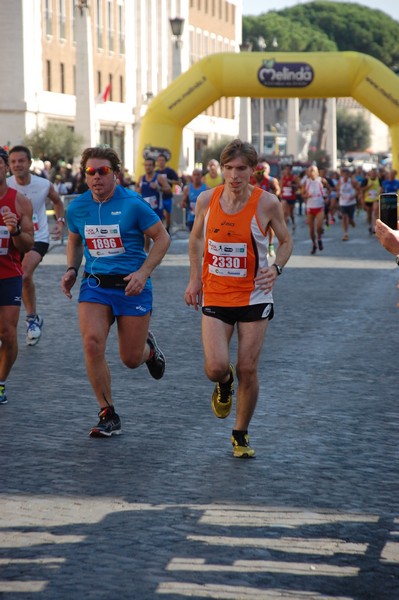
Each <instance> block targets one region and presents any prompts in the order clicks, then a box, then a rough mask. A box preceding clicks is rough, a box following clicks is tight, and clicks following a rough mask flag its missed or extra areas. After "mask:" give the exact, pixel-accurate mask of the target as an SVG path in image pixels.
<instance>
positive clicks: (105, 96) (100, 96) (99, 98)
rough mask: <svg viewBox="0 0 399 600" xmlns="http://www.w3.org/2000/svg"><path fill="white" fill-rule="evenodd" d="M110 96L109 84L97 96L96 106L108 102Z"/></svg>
mask: <svg viewBox="0 0 399 600" xmlns="http://www.w3.org/2000/svg"><path fill="white" fill-rule="evenodd" d="M110 94H111V84H110V83H109V84H108V85H107V87H106V88H105V90H103V91H102V92H101V93H100V94H98V96H97V98H96V104H103V103H104V102H106V101H107V100H109V97H110Z"/></svg>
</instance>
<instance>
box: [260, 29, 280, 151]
mask: <svg viewBox="0 0 399 600" xmlns="http://www.w3.org/2000/svg"><path fill="white" fill-rule="evenodd" d="M275 39H276V38H274V39H273V42H274V40H275ZM266 47H267V44H266V41H265V38H264V37H262V36H261V35H260V36H259V37H258V48H259V50H260V51H261V52H264V51H265V50H266ZM264 150H265V100H264V98H263V96H262V98H259V154H263V152H264Z"/></svg>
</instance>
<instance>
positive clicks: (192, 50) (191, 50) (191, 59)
mask: <svg viewBox="0 0 399 600" xmlns="http://www.w3.org/2000/svg"><path fill="white" fill-rule="evenodd" d="M189 44H190V66H192V65H193V64H194V63H195V51H194V31H193V30H192V29H190V34H189Z"/></svg>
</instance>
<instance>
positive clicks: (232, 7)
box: [231, 4, 236, 25]
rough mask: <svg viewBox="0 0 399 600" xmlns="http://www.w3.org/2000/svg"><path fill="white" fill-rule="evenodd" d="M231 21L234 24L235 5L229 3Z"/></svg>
mask: <svg viewBox="0 0 399 600" xmlns="http://www.w3.org/2000/svg"><path fill="white" fill-rule="evenodd" d="M231 22H232V24H233V25H235V24H236V7H235V6H234V4H232V5H231Z"/></svg>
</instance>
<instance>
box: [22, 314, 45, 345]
mask: <svg viewBox="0 0 399 600" xmlns="http://www.w3.org/2000/svg"><path fill="white" fill-rule="evenodd" d="M42 327H43V318H42V317H40V316H39V315H36V317H35V318H34V319H32V318H31V319H26V345H27V346H36V344H37V343H38V342H39V340H40V338H41V335H42Z"/></svg>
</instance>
